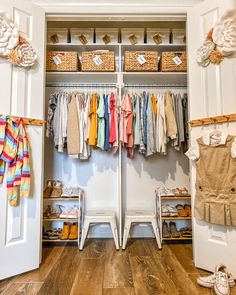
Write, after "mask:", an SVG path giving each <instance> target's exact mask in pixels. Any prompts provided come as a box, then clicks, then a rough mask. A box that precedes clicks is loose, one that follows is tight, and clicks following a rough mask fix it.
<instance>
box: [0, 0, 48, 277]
mask: <svg viewBox="0 0 236 295" xmlns="http://www.w3.org/2000/svg"><path fill="white" fill-rule="evenodd" d="M0 10H1V11H3V12H5V13H6V14H8V15H9V17H10V18H11V19H12V20H13V21H14V22H15V23H16V25H17V26H18V28H19V31H20V34H21V35H23V36H24V37H26V38H27V39H28V40H29V41H30V43H31V44H32V46H33V48H34V49H35V51H36V53H37V55H38V63H37V65H35V66H34V67H33V68H32V69H23V68H19V67H13V66H12V65H11V64H10V63H9V62H8V61H7V59H3V58H0V85H1V98H0V102H1V104H0V105H1V107H0V113H2V114H6V115H15V116H22V117H29V118H38V119H43V118H44V36H45V31H44V30H45V14H44V11H43V10H42V8H40V7H37V6H36V5H33V4H31V2H30V1H27V0H20V1H19V0H15V1H14V0H1V1H0ZM27 133H28V137H29V144H30V159H31V191H30V197H29V198H28V199H26V198H21V199H20V200H19V205H18V206H16V207H11V206H9V204H8V201H7V194H6V177H5V180H4V183H3V184H2V185H0V195H1V198H0V280H1V279H4V278H7V277H11V276H14V275H16V274H19V273H22V272H26V271H29V270H32V269H35V268H38V267H39V263H40V259H41V257H40V253H41V251H40V250H41V249H40V247H41V246H40V241H41V239H40V235H41V224H40V222H41V221H40V219H41V218H40V217H41V198H42V173H43V170H42V165H43V133H44V132H43V127H42V126H28V127H27Z"/></svg>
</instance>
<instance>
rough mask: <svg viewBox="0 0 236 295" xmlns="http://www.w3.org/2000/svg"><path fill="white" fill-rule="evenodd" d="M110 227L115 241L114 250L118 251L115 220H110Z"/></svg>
mask: <svg viewBox="0 0 236 295" xmlns="http://www.w3.org/2000/svg"><path fill="white" fill-rule="evenodd" d="M110 225H111V230H112V233H113V237H114V241H115V246H116V250H120V247H119V239H118V230H117V224H116V220H115V219H113V220H111V221H110Z"/></svg>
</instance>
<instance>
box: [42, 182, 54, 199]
mask: <svg viewBox="0 0 236 295" xmlns="http://www.w3.org/2000/svg"><path fill="white" fill-rule="evenodd" d="M53 185H54V180H51V179H49V180H47V185H46V188H45V189H44V191H43V197H44V198H50V196H51V193H52V190H53Z"/></svg>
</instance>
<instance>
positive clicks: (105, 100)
mask: <svg viewBox="0 0 236 295" xmlns="http://www.w3.org/2000/svg"><path fill="white" fill-rule="evenodd" d="M103 98H104V104H105V114H104V118H105V143H104V150H106V151H107V150H109V149H110V147H111V145H110V143H109V134H110V130H109V128H110V126H109V106H108V95H104V96H103Z"/></svg>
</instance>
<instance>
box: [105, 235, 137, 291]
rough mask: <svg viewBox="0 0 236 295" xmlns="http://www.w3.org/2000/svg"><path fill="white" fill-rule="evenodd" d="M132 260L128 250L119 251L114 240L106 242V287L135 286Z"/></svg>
mask: <svg viewBox="0 0 236 295" xmlns="http://www.w3.org/2000/svg"><path fill="white" fill-rule="evenodd" d="M133 285H134V284H133V276H132V270H131V266H130V260H129V256H128V253H127V252H126V251H117V250H116V249H115V245H114V242H113V241H112V240H110V241H108V242H107V243H106V255H105V272H104V281H103V287H104V288H130V287H133Z"/></svg>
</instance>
